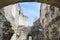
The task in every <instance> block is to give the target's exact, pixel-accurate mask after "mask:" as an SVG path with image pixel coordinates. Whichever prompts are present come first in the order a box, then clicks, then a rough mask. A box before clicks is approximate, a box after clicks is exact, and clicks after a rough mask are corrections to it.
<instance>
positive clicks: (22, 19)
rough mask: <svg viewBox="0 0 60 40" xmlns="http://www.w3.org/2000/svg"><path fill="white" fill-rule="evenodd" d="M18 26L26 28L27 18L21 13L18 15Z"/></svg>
mask: <svg viewBox="0 0 60 40" xmlns="http://www.w3.org/2000/svg"><path fill="white" fill-rule="evenodd" d="M19 25H20V26H25V27H28V17H27V16H24V15H23V13H20V15H19Z"/></svg>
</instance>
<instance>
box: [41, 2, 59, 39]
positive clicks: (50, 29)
mask: <svg viewBox="0 0 60 40" xmlns="http://www.w3.org/2000/svg"><path fill="white" fill-rule="evenodd" d="M59 17H60V10H59V8H57V7H54V6H51V5H48V4H44V3H42V4H41V10H40V22H41V25H42V26H43V28H44V36H45V40H58V39H59V38H60V30H59V29H60V26H59V25H60V18H59Z"/></svg>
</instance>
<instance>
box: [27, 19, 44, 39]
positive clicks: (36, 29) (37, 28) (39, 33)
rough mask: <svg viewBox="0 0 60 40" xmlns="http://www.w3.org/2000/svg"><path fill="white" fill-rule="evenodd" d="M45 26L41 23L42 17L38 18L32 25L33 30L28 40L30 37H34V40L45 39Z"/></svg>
mask: <svg viewBox="0 0 60 40" xmlns="http://www.w3.org/2000/svg"><path fill="white" fill-rule="evenodd" d="M43 33H44V32H43V27H42V26H41V24H40V18H39V19H37V20H36V21H35V22H34V23H33V26H32V27H31V31H30V32H29V34H28V37H27V40H29V37H30V36H31V37H32V40H44V34H43Z"/></svg>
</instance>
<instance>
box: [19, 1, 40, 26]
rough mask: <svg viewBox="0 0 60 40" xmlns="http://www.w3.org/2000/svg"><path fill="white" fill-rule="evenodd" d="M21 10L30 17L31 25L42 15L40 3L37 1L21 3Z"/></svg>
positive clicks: (29, 22)
mask: <svg viewBox="0 0 60 40" xmlns="http://www.w3.org/2000/svg"><path fill="white" fill-rule="evenodd" d="M19 5H20V7H21V10H22V12H23V14H24V15H25V16H27V17H28V24H29V26H32V25H33V22H34V21H35V20H37V19H38V18H39V16H40V3H37V2H24V3H19Z"/></svg>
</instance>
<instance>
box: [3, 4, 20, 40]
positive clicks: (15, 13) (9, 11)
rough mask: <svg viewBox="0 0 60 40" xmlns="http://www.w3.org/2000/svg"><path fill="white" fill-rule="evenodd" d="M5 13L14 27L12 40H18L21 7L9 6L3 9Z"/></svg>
mask: <svg viewBox="0 0 60 40" xmlns="http://www.w3.org/2000/svg"><path fill="white" fill-rule="evenodd" d="M2 9H3V11H4V16H5V17H6V19H7V20H8V21H9V22H10V23H11V25H12V29H13V30H14V32H15V33H14V34H13V36H12V37H11V40H17V36H16V34H17V27H18V24H19V23H18V22H19V11H20V9H19V6H18V4H14V5H13V4H12V5H9V6H6V7H4V8H2Z"/></svg>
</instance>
